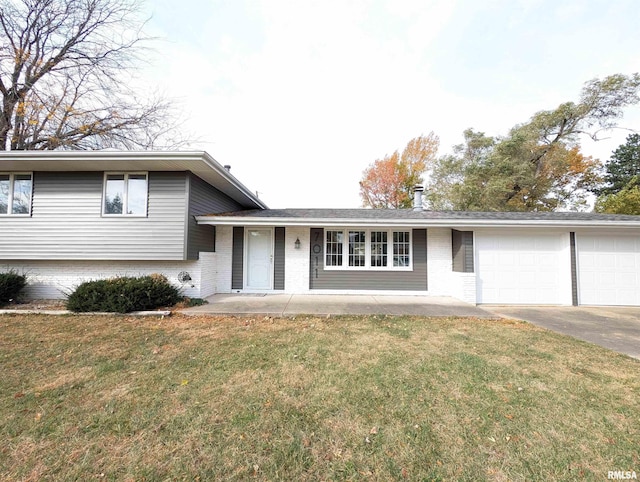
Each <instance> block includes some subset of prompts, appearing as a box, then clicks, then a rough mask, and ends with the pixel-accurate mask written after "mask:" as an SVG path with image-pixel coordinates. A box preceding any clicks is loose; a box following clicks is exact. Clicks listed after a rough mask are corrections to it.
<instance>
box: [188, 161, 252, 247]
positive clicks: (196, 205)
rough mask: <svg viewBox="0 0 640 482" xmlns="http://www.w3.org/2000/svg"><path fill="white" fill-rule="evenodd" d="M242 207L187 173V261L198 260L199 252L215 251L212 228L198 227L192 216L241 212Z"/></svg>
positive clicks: (207, 226) (206, 226)
mask: <svg viewBox="0 0 640 482" xmlns="http://www.w3.org/2000/svg"><path fill="white" fill-rule="evenodd" d="M241 209H242V206H241V205H240V204H238V203H237V202H236V201H234V200H233V199H231V198H230V197H229V196H227V195H226V194H224V193H223V192H221V191H219V190H218V189H216V188H215V187H213V186H211V185H210V184H208V183H206V182H205V181H203V180H202V179H200V178H199V177H198V176H196V175H195V174H191V173H189V216H188V219H187V224H188V231H187V259H198V253H200V252H201V251H204V252H212V251H215V245H214V240H215V231H214V227H213V226H209V225H198V224H197V223H196V220H195V218H194V216H199V215H202V214H214V213H223V212H230V211H238V210H241Z"/></svg>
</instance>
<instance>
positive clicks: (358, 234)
mask: <svg viewBox="0 0 640 482" xmlns="http://www.w3.org/2000/svg"><path fill="white" fill-rule="evenodd" d="M364 259H365V233H364V231H349V266H364Z"/></svg>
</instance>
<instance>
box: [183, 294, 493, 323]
mask: <svg viewBox="0 0 640 482" xmlns="http://www.w3.org/2000/svg"><path fill="white" fill-rule="evenodd" d="M207 301H208V302H209V304H206V305H202V306H196V307H193V308H187V309H184V310H181V312H182V313H184V314H187V315H199V314H218V315H220V314H228V315H268V316H294V315H299V314H305V315H319V316H326V315H416V316H471V317H475V318H497V316H496V315H494V314H492V313H489V312H488V311H486V310H483V309H482V308H478V307H477V306H475V305H472V304H469V303H465V302H463V301H460V300H457V299H455V298H450V297H446V296H387V295H328V294H327V295H318V294H304V295H290V294H246V293H243V294H218V295H213V296H210V297H209V298H207Z"/></svg>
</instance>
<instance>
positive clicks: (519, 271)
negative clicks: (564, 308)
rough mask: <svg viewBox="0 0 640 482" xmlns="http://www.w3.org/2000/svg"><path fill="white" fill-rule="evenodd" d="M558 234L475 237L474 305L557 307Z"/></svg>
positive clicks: (559, 256)
mask: <svg viewBox="0 0 640 482" xmlns="http://www.w3.org/2000/svg"><path fill="white" fill-rule="evenodd" d="M562 240H563V238H562V236H561V235H537V234H536V235H521V234H505V233H502V234H487V233H482V234H481V233H478V234H477V235H476V252H477V256H478V260H477V273H478V302H479V303H504V304H561V303H562V299H561V298H562V292H563V290H562V289H561V287H560V284H561V282H560V278H561V276H560V275H559V270H560V269H561V266H564V264H563V263H561V253H562V249H563V243H562Z"/></svg>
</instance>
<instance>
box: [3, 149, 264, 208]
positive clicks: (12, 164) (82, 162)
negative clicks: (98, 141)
mask: <svg viewBox="0 0 640 482" xmlns="http://www.w3.org/2000/svg"><path fill="white" fill-rule="evenodd" d="M133 170H135V171H191V172H193V173H194V174H195V175H196V176H198V177H200V178H202V179H203V180H204V181H206V182H207V183H209V184H211V185H212V186H214V187H215V188H217V189H219V190H220V191H222V192H223V193H225V194H226V195H227V196H229V197H230V198H231V199H233V200H234V201H236V202H238V203H239V204H240V205H241V206H243V207H246V208H248V209H253V208H258V209H266V208H267V205H266V204H265V203H264V202H262V201H261V200H260V199H259V198H258V197H257V196H256V195H255V194H253V192H251V191H250V190H249V189H248V188H247V187H246V186H244V184H242V183H241V182H240V181H238V179H236V178H235V177H234V176H233V175H232V174H231V173H230V172H229V171H228V170H227V169H225V168H224V167H223V166H222V165H221V164H220V163H218V162H217V161H216V160H215V159H214V158H213V157H211V156H210V155H209V154H208V153H206V152H204V151H175V152H162V151H110V150H104V151H6V152H0V172H2V171H14V172H15V171H34V172H37V171H48V172H64V171H67V172H73V171H76V172H77V171H133Z"/></svg>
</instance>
